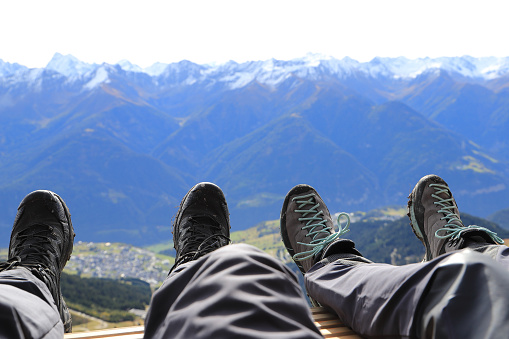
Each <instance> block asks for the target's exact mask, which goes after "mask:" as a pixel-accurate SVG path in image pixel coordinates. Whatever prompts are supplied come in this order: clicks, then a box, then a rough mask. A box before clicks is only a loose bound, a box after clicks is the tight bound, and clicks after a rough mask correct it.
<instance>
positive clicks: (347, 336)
mask: <svg viewBox="0 0 509 339" xmlns="http://www.w3.org/2000/svg"><path fill="white" fill-rule="evenodd" d="M311 314H312V315H313V320H314V321H315V325H316V327H318V329H319V330H320V332H321V333H322V335H323V336H324V338H327V339H362V338H361V337H360V336H359V335H357V334H356V333H355V332H354V331H352V330H351V329H350V328H348V327H346V326H345V325H344V324H343V323H342V322H341V321H340V320H339V319H338V317H337V316H336V315H335V314H332V313H330V312H329V311H328V310H326V309H325V308H323V307H312V308H311ZM85 338H86V339H94V338H114V339H141V338H143V326H133V327H121V328H111V329H107V330H98V331H90V332H78V333H69V334H66V335H64V339H85Z"/></svg>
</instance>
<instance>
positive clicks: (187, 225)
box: [170, 182, 230, 273]
mask: <svg viewBox="0 0 509 339" xmlns="http://www.w3.org/2000/svg"><path fill="white" fill-rule="evenodd" d="M173 243H174V247H175V250H176V251H177V257H176V258H175V264H174V266H173V267H172V269H171V270H170V273H171V272H172V271H173V270H174V269H175V268H176V267H177V266H178V265H180V264H183V263H185V262H188V261H191V260H196V259H198V258H200V257H202V256H203V255H205V254H207V253H210V252H212V251H214V250H216V249H218V248H220V247H222V246H226V245H228V244H229V243H230V214H229V213H228V206H227V204H226V199H225V197H224V194H223V191H221V189H220V188H219V187H218V186H216V185H214V184H212V183H209V182H202V183H199V184H197V185H195V186H194V187H193V188H191V190H189V192H187V194H186V196H185V197H184V199H182V202H181V203H180V208H179V210H178V212H177V216H176V217H175V222H174V223H173Z"/></svg>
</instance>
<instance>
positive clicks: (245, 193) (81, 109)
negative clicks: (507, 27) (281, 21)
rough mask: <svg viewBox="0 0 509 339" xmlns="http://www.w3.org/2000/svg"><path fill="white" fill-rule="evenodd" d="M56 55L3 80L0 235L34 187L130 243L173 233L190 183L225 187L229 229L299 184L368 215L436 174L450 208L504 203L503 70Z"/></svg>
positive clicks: (488, 210) (506, 81)
mask: <svg viewBox="0 0 509 339" xmlns="http://www.w3.org/2000/svg"><path fill="white" fill-rule="evenodd" d="M60 59H62V60H60V61H61V64H58V63H57V62H56V61H58V60H56V61H55V62H54V63H53V66H52V68H54V69H25V68H23V67H22V66H19V67H21V68H19V73H15V74H14V73H12V74H11V75H8V76H3V75H2V76H0V124H1V125H2V131H1V132H0V236H2V238H3V239H8V236H9V233H10V227H11V225H12V220H14V215H15V212H16V207H17V203H19V201H21V199H22V198H23V196H24V195H26V194H27V193H29V192H30V191H31V190H35V189H51V190H54V191H56V192H57V193H59V194H60V195H61V196H62V197H63V198H64V199H65V201H66V202H67V203H68V205H69V207H70V209H71V212H72V213H73V220H75V224H76V229H77V233H78V234H79V236H78V237H81V238H78V239H79V240H84V241H111V242H117V241H120V242H127V243H129V242H131V243H133V244H137V245H144V244H147V243H151V242H153V241H154V240H156V239H159V238H170V237H171V233H170V231H171V216H172V215H173V214H174V213H176V209H177V208H178V204H179V201H180V199H181V198H182V197H183V196H184V195H185V193H186V192H187V189H189V188H190V187H192V186H193V185H194V184H195V183H196V182H199V181H212V182H215V183H216V184H218V185H219V186H220V187H222V188H223V190H224V192H225V195H226V197H227V199H228V203H229V206H230V212H231V220H232V226H233V229H234V230H239V229H245V228H246V227H250V226H252V225H254V224H256V223H257V222H260V221H262V220H272V219H276V218H277V217H278V215H279V212H280V208H281V203H282V200H283V198H284V196H285V194H286V193H287V192H288V191H289V190H290V189H291V187H292V186H293V185H295V184H299V183H308V184H311V185H313V186H316V188H317V189H318V191H319V192H321V195H322V197H323V198H324V199H325V201H326V202H327V204H328V205H330V206H331V208H333V209H334V210H346V211H349V210H361V209H362V210H366V209H373V208H377V207H380V206H387V205H401V204H404V203H405V201H406V196H407V195H408V193H409V192H410V191H411V189H412V188H413V186H414V185H415V183H416V182H417V181H418V180H419V179H420V178H421V177H422V176H424V175H426V174H429V173H435V174H438V175H440V176H442V177H444V179H445V180H446V181H447V182H448V183H449V185H450V186H451V189H452V191H453V192H454V194H455V198H456V200H457V201H458V204H459V205H460V209H461V210H465V211H466V212H469V213H472V214H476V215H480V216H487V215H490V214H492V213H495V212H496V211H498V210H503V209H505V208H507V206H509V166H508V163H509V135H508V134H507V133H504V131H506V130H507V129H509V125H508V124H509V90H508V89H507V88H508V86H509V76H507V75H505V76H504V75H503V76H501V77H499V78H496V79H484V78H479V77H476V78H468V77H467V76H464V75H461V74H459V73H454V72H449V71H447V70H442V69H439V70H438V71H436V70H431V71H427V72H424V73H421V74H420V75H417V76H416V77H415V78H404V79H403V78H401V77H394V76H393V75H394V74H393V73H390V72H392V71H390V70H391V67H389V66H388V65H385V64H384V63H387V62H388V61H387V60H386V59H383V58H379V59H377V60H375V61H373V63H372V64H371V65H373V66H374V67H375V68H374V70H373V71H372V72H371V71H370V72H358V71H352V69H353V68H352V67H356V65H358V64H360V63H357V62H355V61H354V60H351V59H346V60H344V63H345V65H346V66H345V67H347V66H348V67H350V68H349V69H350V71H351V72H350V73H348V74H349V75H348V76H347V77H340V76H337V74H339V73H340V72H342V70H341V69H339V68H337V69H334V67H335V66H337V62H338V61H337V60H333V59H327V60H321V59H320V58H317V57H315V58H313V57H308V59H302V60H293V61H281V60H274V59H272V60H269V61H259V62H248V63H243V64H238V63H235V62H230V63H227V64H224V65H219V66H214V67H215V68H214V67H212V66H204V65H197V64H193V63H191V62H189V61H182V62H179V63H174V64H171V65H169V66H166V67H164V65H161V64H158V65H156V66H157V67H158V71H157V72H156V71H155V70H154V71H153V74H154V75H150V74H147V73H143V72H139V70H137V69H136V68H135V67H134V66H133V65H129V64H128V63H127V62H126V61H124V62H122V65H119V64H117V65H109V64H101V65H95V66H94V67H95V68H93V69H92V70H89V71H84V70H85V69H86V67H85V68H84V66H79V65H75V64H73V62H74V63H79V62H80V61H79V60H78V61H76V60H74V59H69V60H65V57H63V56H61V57H60ZM455 60H456V61H458V60H459V59H455ZM462 60H463V59H462ZM490 60H491V59H490ZM493 60H495V59H493ZM497 60H498V59H497ZM501 60H502V59H501ZM503 60H505V59H503ZM503 60H502V61H503ZM499 61H500V60H499ZM502 61H500V62H499V64H500V65H499V66H500V67H498V66H497V67H498V68H497V69H499V70H503V63H502ZM66 62H68V64H66ZM390 62H392V63H394V64H395V66H393V67H396V68H397V67H403V66H401V63H403V62H406V61H405V60H404V59H398V60H390ZM398 62H399V63H400V64H398ZM429 62H431V61H429ZM483 62H484V64H483ZM367 64H369V63H366V65H367ZM475 64H477V65H481V66H482V65H484V66H483V67H485V68H484V69H487V68H489V67H488V66H486V65H487V62H486V60H484V61H483V60H477V61H476V60H473V59H469V58H465V59H464V60H463V61H462V62H458V64H457V65H456V66H457V67H456V66H455V67H456V69H467V70H469V72H470V73H468V74H474V73H475V72H474V73H473V70H475V69H474V68H473V67H474V66H472V67H470V68H468V67H467V66H468V65H475ZM2 65H4V66H5V63H0V67H3V66H2ZM59 65H60V66H61V68H62V69H64V70H66V67H67V68H68V69H70V71H69V72H71V73H72V72H73V70H83V74H81V75H79V76H75V77H72V76H71V77H67V76H65V75H63V74H62V73H59V72H56V71H55V69H60V68H59V67H60V66H59ZM398 65H399V66H398ZM11 66H12V64H10V66H9V67H11ZM460 66H461V67H463V68H461V67H460ZM12 67H13V66H12ZM122 67H124V68H129V67H130V68H134V69H136V70H137V71H135V72H133V71H129V70H125V69H124V68H122ZM157 67H156V68H157ZM366 67H367V66H366ZM415 67H417V66H414V68H415ZM14 68H16V67H14ZM14 68H13V69H14ZM450 68H451V69H453V67H452V66H451V67H450ZM3 69H7V67H4V68H2V70H0V74H3V73H2V72H3ZM61 71H62V70H61ZM159 71H160V72H159ZM62 72H64V71H62ZM64 73H65V72H64ZM71 73H69V74H71ZM156 74H157V75H156ZM335 74H336V75H335ZM345 74H346V73H345ZM465 74H467V73H465ZM468 74H467V75H468ZM490 74H491V73H490ZM474 99H475V100H474Z"/></svg>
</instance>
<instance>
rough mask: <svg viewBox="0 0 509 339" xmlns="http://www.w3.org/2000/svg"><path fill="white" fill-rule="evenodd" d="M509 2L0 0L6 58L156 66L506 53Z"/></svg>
mask: <svg viewBox="0 0 509 339" xmlns="http://www.w3.org/2000/svg"><path fill="white" fill-rule="evenodd" d="M506 3H507V4H506ZM508 10H509V1H505V0H497V1H494V0H483V1H468V0H463V1H456V0H441V1H435V0H428V1H413V0H404V1H399V0H398V1H396V0H387V1H384V0H373V1H372V0H367V1H363V0H355V1H350V0H335V1H329V0H308V1H301V0H290V1H287V0H270V1H266V0H256V1H253V0H234V1H224V0H206V1H201V0H200V1H193V0H181V1H170V0H165V1H160V0H143V1H129V0H122V1H119V0H100V1H96V0H87V1H82V0H65V1H60V0H59V1H55V0H46V1H40V0H35V1H33V0H26V1H25V0H17V1H0V59H1V60H3V61H5V62H10V63H14V62H16V63H19V64H21V65H25V66H28V67H44V66H46V65H47V63H48V62H49V61H50V60H51V58H52V56H53V55H54V54H55V53H57V52H58V53H61V54H64V55H67V54H71V55H73V56H75V57H77V58H78V59H80V60H82V61H85V62H88V63H103V62H107V63H110V64H115V63H117V62H119V61H120V60H125V59H126V60H129V61H130V62H132V63H133V64H136V65H138V66H141V67H148V66H150V65H152V64H154V63H155V62H163V63H171V62H178V61H181V60H190V61H192V62H195V63H199V64H205V63H223V62H226V61H229V60H234V61H237V62H244V61H249V60H267V59H270V58H275V59H281V60H289V59H293V58H298V57H302V56H305V55H306V54H308V53H318V54H323V55H327V56H333V57H335V58H338V59H341V58H343V57H345V56H348V57H351V58H353V59H356V60H358V61H361V62H365V61H369V60H371V59H373V58H374V57H376V56H381V57H398V56H404V57H407V58H410V59H415V58H422V57H431V58H434V57H441V56H463V55H470V56H473V57H483V56H497V57H503V56H509V44H508V43H507V39H508V38H507V33H509V20H507V13H508Z"/></svg>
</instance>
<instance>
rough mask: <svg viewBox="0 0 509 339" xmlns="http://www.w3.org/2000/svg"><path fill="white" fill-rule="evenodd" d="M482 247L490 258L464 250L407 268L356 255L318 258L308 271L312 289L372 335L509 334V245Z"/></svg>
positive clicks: (345, 318) (351, 323)
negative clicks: (325, 260)
mask: <svg viewBox="0 0 509 339" xmlns="http://www.w3.org/2000/svg"><path fill="white" fill-rule="evenodd" d="M476 250H477V251H480V252H484V254H485V255H483V254H480V253H478V252H474V251H472V250H470V249H464V250H460V251H456V252H451V253H448V254H444V255H442V256H439V257H437V258H435V259H434V260H431V261H429V262H425V263H417V264H410V265H404V266H392V265H388V264H376V263H362V262H359V261H358V260H355V259H356V258H355V256H353V255H352V257H351V258H344V259H339V260H336V261H333V262H332V263H329V264H325V263H323V262H318V263H317V264H315V265H314V266H313V267H312V268H311V270H310V271H309V272H307V273H306V275H305V282H306V288H307V290H308V293H309V295H310V296H311V297H312V298H314V299H315V300H317V301H318V302H320V303H321V304H322V305H324V306H326V307H328V308H330V309H332V310H334V311H335V312H336V313H337V314H338V316H339V318H340V319H341V320H342V321H343V322H345V324H346V325H348V326H350V327H351V328H352V329H353V330H355V331H356V332H357V333H359V334H361V335H362V336H364V337H366V338H461V339H464V338H476V339H477V338H504V339H506V338H508V337H509V248H507V247H506V246H496V245H491V246H487V247H486V248H484V250H483V249H476ZM358 258H359V257H357V259H358ZM493 259H495V260H493Z"/></svg>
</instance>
